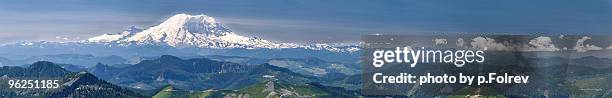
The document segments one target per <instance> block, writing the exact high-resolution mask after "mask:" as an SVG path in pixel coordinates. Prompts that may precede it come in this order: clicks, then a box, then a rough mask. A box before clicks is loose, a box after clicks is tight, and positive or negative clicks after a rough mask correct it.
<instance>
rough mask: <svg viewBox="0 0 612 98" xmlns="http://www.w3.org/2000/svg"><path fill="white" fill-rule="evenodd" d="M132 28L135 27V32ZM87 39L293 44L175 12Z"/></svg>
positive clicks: (208, 44)
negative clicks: (152, 22) (152, 23)
mask: <svg viewBox="0 0 612 98" xmlns="http://www.w3.org/2000/svg"><path fill="white" fill-rule="evenodd" d="M134 31H138V32H136V33H134ZM88 41H89V42H104V43H108V42H114V43H123V44H166V45H169V46H173V47H200V48H291V47H298V46H297V45H293V44H285V43H274V42H271V41H267V40H263V39H258V38H252V37H246V36H241V35H238V34H236V33H234V32H232V31H231V30H229V29H228V28H226V27H225V26H223V25H222V24H221V23H219V22H217V20H215V18H213V17H209V16H206V15H188V14H177V15H174V16H172V17H170V18H168V19H167V20H166V21H164V22H162V23H161V24H159V25H157V26H153V27H151V28H148V29H146V30H143V31H139V30H138V29H130V30H127V31H125V32H123V33H119V34H104V35H101V36H97V37H93V38H90V39H88Z"/></svg>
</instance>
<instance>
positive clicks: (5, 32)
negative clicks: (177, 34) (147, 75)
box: [0, 0, 612, 43]
mask: <svg viewBox="0 0 612 98" xmlns="http://www.w3.org/2000/svg"><path fill="white" fill-rule="evenodd" d="M611 5H612V3H611V2H610V1H606V0H587V1H583V0H507V1H501V0H419V1H417V0H401V1H397V0H351V1H347V0H338V1H336V0H214V1H212V0H193V1H192V0H152V1H141V0H139V1H136V0H134V1H128V0H78V1H77V0H58V1H50V0H12V1H0V43H6V42H13V41H24V40H27V41H36V40H48V41H63V40H68V41H73V40H84V39H86V38H88V37H92V36H97V35H100V34H105V33H117V32H120V31H122V30H124V29H125V28H127V27H129V26H132V25H134V26H138V27H140V28H147V27H149V26H154V25H156V24H158V23H160V22H161V21H163V20H164V19H165V18H168V17H170V16H172V15H174V14H178V13H188V14H206V15H209V16H212V17H215V18H217V19H220V21H221V22H224V24H226V25H227V26H228V27H230V28H231V29H232V30H234V31H237V32H239V33H240V34H244V35H248V36H257V37H261V38H265V39H270V40H275V41H283V42H337V41H355V40H359V37H360V35H362V34H370V33H393V34H396V33H399V34H430V33H434V32H435V33H473V32H486V33H491V32H494V33H504V34H533V33H541V32H544V33H554V34H608V33H611V31H612V6H611Z"/></svg>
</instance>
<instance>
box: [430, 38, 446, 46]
mask: <svg viewBox="0 0 612 98" xmlns="http://www.w3.org/2000/svg"><path fill="white" fill-rule="evenodd" d="M433 41H434V42H435V43H436V44H435V45H446V43H447V41H446V39H444V38H436V39H434V40H433Z"/></svg>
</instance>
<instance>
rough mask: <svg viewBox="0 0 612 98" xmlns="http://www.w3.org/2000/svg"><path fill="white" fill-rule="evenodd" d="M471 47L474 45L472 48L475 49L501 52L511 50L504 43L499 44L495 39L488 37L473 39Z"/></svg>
mask: <svg viewBox="0 0 612 98" xmlns="http://www.w3.org/2000/svg"><path fill="white" fill-rule="evenodd" d="M470 45H472V48H474V49H484V50H499V51H503V50H509V49H510V48H509V47H507V46H506V45H504V44H502V43H497V42H496V41H495V39H492V38H488V37H480V36H479V37H476V38H474V39H472V42H471V43H470Z"/></svg>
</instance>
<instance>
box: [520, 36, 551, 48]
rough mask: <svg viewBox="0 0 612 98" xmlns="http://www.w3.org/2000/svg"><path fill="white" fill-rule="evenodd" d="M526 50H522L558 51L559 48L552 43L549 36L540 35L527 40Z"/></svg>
mask: <svg viewBox="0 0 612 98" xmlns="http://www.w3.org/2000/svg"><path fill="white" fill-rule="evenodd" d="M529 45H530V46H527V49H526V50H523V51H558V50H559V48H557V47H556V46H555V44H553V43H552V39H551V38H550V37H545V36H540V37H537V38H534V39H532V40H530V41H529Z"/></svg>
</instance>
